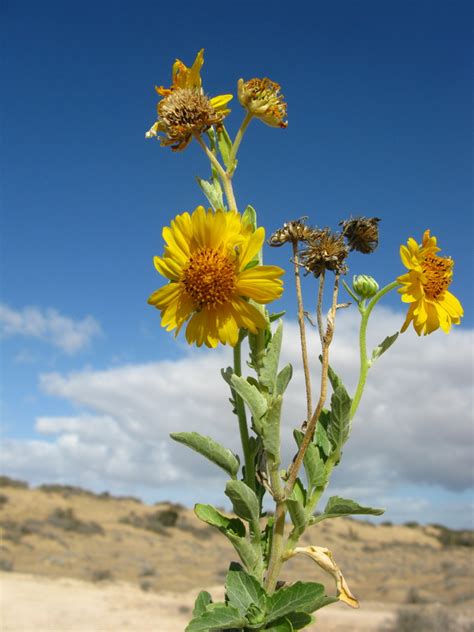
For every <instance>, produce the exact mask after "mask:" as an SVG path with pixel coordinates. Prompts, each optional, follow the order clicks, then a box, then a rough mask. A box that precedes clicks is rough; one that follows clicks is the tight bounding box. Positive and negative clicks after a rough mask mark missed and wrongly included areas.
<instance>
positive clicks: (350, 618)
mask: <svg viewBox="0 0 474 632" xmlns="http://www.w3.org/2000/svg"><path fill="white" fill-rule="evenodd" d="M0 586H1V602H0V603H1V611H2V616H1V630H2V632H109V631H110V632H112V631H114V632H125V631H128V630H133V631H134V632H151V631H153V632H183V630H184V628H185V627H186V624H187V623H188V621H189V618H190V616H189V615H190V611H191V609H192V605H193V601H194V598H195V595H196V591H190V592H187V593H184V594H181V595H179V594H178V593H159V594H156V593H153V594H152V593H144V592H143V591H141V590H139V589H138V588H136V587H135V586H133V585H131V584H128V583H126V582H116V583H115V582H114V583H108V584H101V585H98V586H97V585H93V584H90V583H88V582H84V581H81V580H77V579H48V578H45V577H40V576H34V575H26V574H19V573H15V574H11V573H1V574H0ZM209 590H210V592H211V593H212V594H213V595H214V596H215V597H216V598H217V597H222V594H221V589H220V588H215V589H213V588H210V589H209ZM394 612H395V605H394V604H387V605H386V606H385V605H383V604H375V603H364V604H363V607H362V608H361V609H360V610H357V611H355V610H352V609H350V608H348V607H347V606H345V605H344V604H334V605H332V606H330V607H328V608H325V609H324V610H323V611H321V613H320V614H319V615H318V625H317V626H316V627H315V628H314V630H316V629H317V630H320V631H321V630H324V631H325V632H338V631H343V630H344V632H347V631H348V630H351V632H375V631H378V630H380V627H381V625H382V624H384V623H385V622H388V621H389V620H391V619H393V616H394ZM308 629H309V628H308Z"/></svg>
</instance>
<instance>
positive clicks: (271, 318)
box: [268, 311, 286, 323]
mask: <svg viewBox="0 0 474 632" xmlns="http://www.w3.org/2000/svg"><path fill="white" fill-rule="evenodd" d="M285 314H286V311H282V312H275V313H274V314H270V315H269V316H268V320H269V321H270V322H271V323H274V322H275V321H276V320H278V319H279V318H281V317H282V316H284V315H285Z"/></svg>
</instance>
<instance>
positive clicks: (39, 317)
mask: <svg viewBox="0 0 474 632" xmlns="http://www.w3.org/2000/svg"><path fill="white" fill-rule="evenodd" d="M100 334H101V327H100V325H99V323H98V322H97V321H96V320H95V318H93V317H92V316H86V317H85V318H83V319H82V320H73V319H72V318H69V317H68V316H63V315H62V314H60V313H59V312H58V311H57V310H55V309H46V310H41V309H40V308H39V307H24V308H23V309H22V310H14V309H12V308H11V307H9V306H8V305H0V335H1V336H2V337H3V338H7V337H10V336H24V337H29V338H37V339H39V340H44V341H46V342H49V343H50V344H52V345H54V346H55V347H58V348H59V349H61V350H62V351H64V352H65V353H68V354H73V353H76V352H77V351H80V350H81V349H83V348H84V347H86V346H87V345H88V344H89V343H90V341H91V339H92V338H93V337H94V336H97V335H100Z"/></svg>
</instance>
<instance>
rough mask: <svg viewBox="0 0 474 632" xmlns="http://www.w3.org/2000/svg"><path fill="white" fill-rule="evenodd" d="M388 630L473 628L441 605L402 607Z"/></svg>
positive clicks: (419, 631)
mask: <svg viewBox="0 0 474 632" xmlns="http://www.w3.org/2000/svg"><path fill="white" fill-rule="evenodd" d="M385 630H386V632H426V631H427V630H429V632H464V631H465V632H468V630H472V628H468V627H464V626H463V625H462V624H460V623H459V622H458V621H457V619H456V617H455V616H453V615H452V614H451V613H449V612H447V611H446V610H443V609H442V608H441V607H438V608H431V609H422V608H402V609H401V610H399V611H398V613H397V617H396V620H395V622H394V625H393V627H392V628H390V629H389V630H387V629H386V628H385Z"/></svg>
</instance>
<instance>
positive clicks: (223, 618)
mask: <svg viewBox="0 0 474 632" xmlns="http://www.w3.org/2000/svg"><path fill="white" fill-rule="evenodd" d="M246 624H247V619H246V618H245V617H243V616H242V615H241V614H240V613H239V611H238V610H237V608H234V607H233V606H229V605H226V604H223V603H216V604H211V605H210V606H208V608H207V610H206V612H204V613H203V614H202V615H201V616H200V617H197V618H194V619H193V620H192V621H191V622H190V623H189V624H188V626H187V627H186V629H185V632H215V631H217V630H229V629H231V628H237V629H241V628H243V627H245V625H246Z"/></svg>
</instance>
